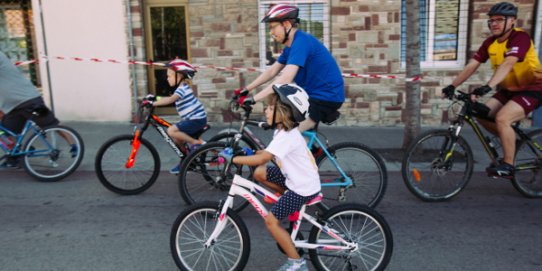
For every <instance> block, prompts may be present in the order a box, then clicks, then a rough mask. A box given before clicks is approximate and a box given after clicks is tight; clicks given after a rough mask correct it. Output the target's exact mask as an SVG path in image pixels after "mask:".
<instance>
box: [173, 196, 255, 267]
mask: <svg viewBox="0 0 542 271" xmlns="http://www.w3.org/2000/svg"><path fill="white" fill-rule="evenodd" d="M218 206H219V204H218V203H201V204H197V205H194V206H191V207H189V208H187V209H185V210H184V211H183V212H181V213H180V214H179V216H178V217H177V219H176V220H175V222H174V223H173V227H172V228H171V234H170V249H171V255H172V256H173V260H174V261H175V264H176V265H177V267H178V268H179V269H181V270H216V271H223V270H243V268H244V267H245V266H246V264H247V262H248V257H249V254H250V236H249V232H248V230H247V227H246V225H245V223H244V222H243V220H241V218H240V217H239V215H237V214H236V213H235V212H233V211H232V210H231V209H230V210H228V212H227V213H226V217H225V221H227V223H228V224H227V225H226V226H225V227H224V230H223V232H222V233H221V234H220V235H219V236H218V237H217V239H216V240H215V241H214V242H213V244H212V247H210V248H205V247H204V243H205V242H206V241H207V238H208V237H209V236H210V235H211V233H212V232H213V230H214V228H215V225H216V222H217V218H218V213H219V212H220V210H219V209H218ZM220 254H222V255H220ZM200 260H202V261H200ZM228 260H229V261H228ZM213 267H214V268H216V269H212V268H213ZM209 268H211V269H209Z"/></svg>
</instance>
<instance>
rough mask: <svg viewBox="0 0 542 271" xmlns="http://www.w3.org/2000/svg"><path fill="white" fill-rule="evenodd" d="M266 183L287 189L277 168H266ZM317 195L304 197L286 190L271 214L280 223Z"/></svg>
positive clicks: (284, 180)
mask: <svg viewBox="0 0 542 271" xmlns="http://www.w3.org/2000/svg"><path fill="white" fill-rule="evenodd" d="M267 181H269V182H271V183H274V184H277V185H279V186H280V187H282V188H284V189H288V188H287V187H286V178H284V175H282V172H280V169H279V168H278V167H274V166H271V167H267ZM318 194H319V193H316V194H314V195H311V196H308V197H304V196H301V195H299V194H297V193H295V192H293V191H290V190H288V191H286V193H284V195H282V197H280V198H279V201H277V203H275V205H273V207H272V208H271V213H272V214H273V215H274V216H275V217H276V218H277V219H278V220H279V221H280V220H282V219H284V218H285V217H287V216H288V215H290V214H293V213H295V212H297V211H299V210H301V206H303V204H305V203H306V202H307V201H309V200H311V199H313V198H315V197H316V196H318Z"/></svg>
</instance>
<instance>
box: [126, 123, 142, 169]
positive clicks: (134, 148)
mask: <svg viewBox="0 0 542 271" xmlns="http://www.w3.org/2000/svg"><path fill="white" fill-rule="evenodd" d="M140 145H141V141H140V140H139V130H136V131H135V133H134V139H133V140H132V151H131V152H130V156H128V161H126V164H125V167H126V168H132V167H133V166H134V163H135V157H136V155H137V151H138V150H139V146H140Z"/></svg>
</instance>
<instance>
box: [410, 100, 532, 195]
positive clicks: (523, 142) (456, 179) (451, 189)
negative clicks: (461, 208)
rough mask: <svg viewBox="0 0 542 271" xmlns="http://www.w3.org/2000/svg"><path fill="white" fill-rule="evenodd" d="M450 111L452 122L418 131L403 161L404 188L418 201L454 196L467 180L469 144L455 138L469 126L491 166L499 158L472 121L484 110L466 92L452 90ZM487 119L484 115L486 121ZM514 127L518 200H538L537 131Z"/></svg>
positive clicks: (470, 159)
mask: <svg viewBox="0 0 542 271" xmlns="http://www.w3.org/2000/svg"><path fill="white" fill-rule="evenodd" d="M452 100H453V101H454V102H453V104H452V106H451V108H455V109H456V110H455V111H456V116H457V117H456V118H455V119H453V120H452V122H451V125H450V127H449V128H448V129H447V130H446V129H442V130H431V131H427V132H425V133H422V134H421V135H420V136H419V137H418V138H417V139H416V140H414V143H412V144H411V145H410V146H409V147H408V149H407V151H406V152H405V155H404V157H403V163H402V168H401V172H402V175H403V180H404V182H405V184H406V186H407V188H408V189H409V190H410V191H411V192H412V193H413V194H414V195H415V196H416V197H418V198H420V199H422V200H424V201H443V200H447V199H449V198H452V197H453V196H455V195H457V194H458V193H459V192H461V190H462V189H463V188H465V186H466V185H467V183H468V181H469V180H470V178H471V175H472V171H473V165H474V159H473V154H472V149H471V147H470V145H469V142H468V141H467V140H465V138H464V137H463V136H462V135H461V132H462V131H463V126H464V125H465V124H469V125H470V126H471V127H472V129H473V130H474V133H475V134H476V137H477V138H478V139H479V141H480V143H482V146H483V147H484V150H485V151H486V153H487V155H488V156H489V158H490V160H491V161H492V163H495V164H496V163H498V162H499V154H498V151H497V149H496V146H495V144H494V143H493V141H492V140H491V137H488V136H486V135H484V133H483V132H482V130H481V129H480V126H479V124H478V122H477V121H476V119H475V117H486V116H487V113H489V108H488V107H487V106H486V105H484V104H482V103H478V102H473V101H471V99H470V94H468V93H464V92H458V94H456V95H454V97H452ZM486 118H487V117H486ZM519 125H520V123H519V122H517V123H515V124H514V125H513V126H512V128H513V129H514V131H515V132H516V135H517V140H516V155H515V161H514V164H515V167H516V172H515V176H514V178H513V179H512V184H513V185H514V187H515V188H516V189H517V190H518V191H519V192H520V193H521V194H523V195H524V196H526V197H530V198H540V197H542V129H537V130H533V131H530V132H524V131H523V130H522V129H521V128H520V127H519Z"/></svg>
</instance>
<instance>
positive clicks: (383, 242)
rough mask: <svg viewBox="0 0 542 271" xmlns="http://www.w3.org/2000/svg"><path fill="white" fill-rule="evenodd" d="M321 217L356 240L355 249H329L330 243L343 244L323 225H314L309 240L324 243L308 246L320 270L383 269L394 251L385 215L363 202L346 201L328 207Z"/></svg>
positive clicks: (331, 227) (350, 239)
mask: <svg viewBox="0 0 542 271" xmlns="http://www.w3.org/2000/svg"><path fill="white" fill-rule="evenodd" d="M322 220H323V221H325V222H326V225H327V226H328V227H329V228H330V229H331V230H330V231H331V232H333V233H334V234H336V235H338V236H340V237H341V238H343V239H344V240H346V241H347V242H355V243H356V244H357V249H354V250H328V249H326V248H327V247H328V246H331V245H339V246H340V245H344V244H342V243H340V242H339V241H337V240H336V239H335V238H332V237H331V236H330V235H328V234H327V233H326V232H324V231H322V229H320V228H318V227H316V226H314V227H313V228H312V229H311V233H310V235H309V243H310V244H321V246H319V248H318V249H309V256H310V259H311V261H312V263H313V265H314V267H315V268H316V269H317V270H328V271H334V270H352V269H359V270H384V269H385V268H386V266H387V265H388V263H389V262H390V259H391V255H392V253H393V236H392V233H391V230H390V227H389V225H388V223H387V222H386V220H385V219H384V217H382V216H381V215H380V214H378V213H377V212H376V211H375V210H373V209H371V208H369V207H367V206H364V205H360V204H344V205H339V206H336V207H334V208H332V209H330V210H329V211H327V212H326V213H325V214H324V216H323V217H322Z"/></svg>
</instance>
